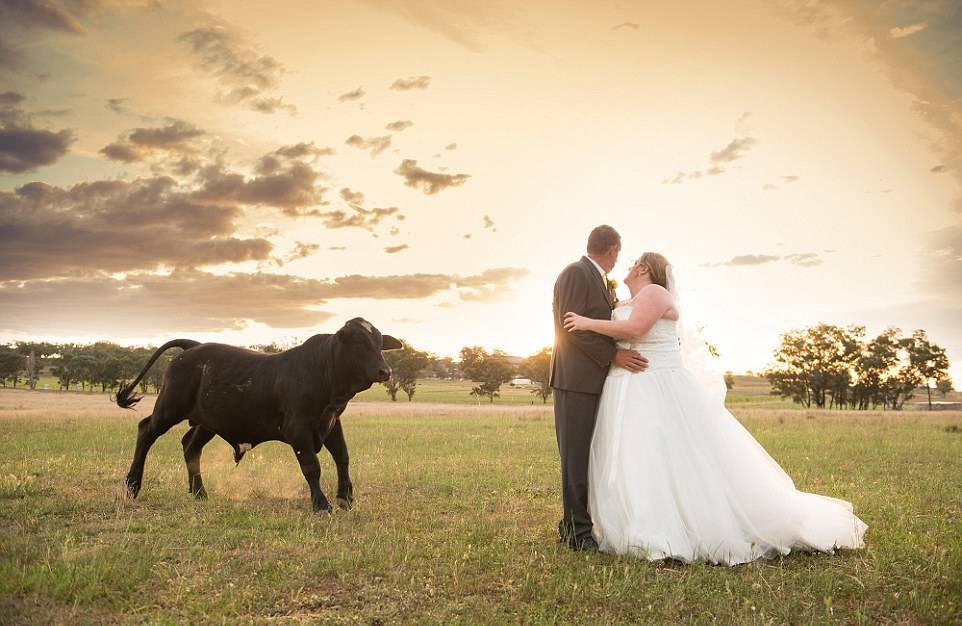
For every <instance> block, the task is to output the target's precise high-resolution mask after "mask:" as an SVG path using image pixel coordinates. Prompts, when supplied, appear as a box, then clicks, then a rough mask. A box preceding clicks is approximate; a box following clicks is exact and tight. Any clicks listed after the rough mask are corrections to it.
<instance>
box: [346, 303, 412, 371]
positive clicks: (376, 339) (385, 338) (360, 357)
mask: <svg viewBox="0 0 962 626" xmlns="http://www.w3.org/2000/svg"><path fill="white" fill-rule="evenodd" d="M336 336H337V339H338V341H339V342H340V343H341V346H342V347H341V355H342V359H343V360H342V361H341V362H342V364H345V365H347V364H349V367H350V369H351V370H352V371H353V372H354V373H355V374H356V376H357V377H358V378H363V379H364V380H363V381H361V380H358V381H357V382H358V384H359V385H360V384H363V385H364V389H367V388H368V387H370V386H371V385H372V384H374V383H381V382H384V381H386V380H387V379H388V378H390V377H391V366H389V365H388V364H387V361H385V360H384V357H383V356H381V351H383V350H400V349H402V348H403V347H404V345H403V344H402V343H401V342H400V341H398V340H397V339H395V338H394V337H392V336H390V335H382V334H381V331H379V330H378V329H377V328H375V327H374V325H373V324H371V323H370V322H369V321H367V320H365V319H364V318H361V317H355V318H354V319H352V320H348V321H347V323H346V324H344V326H342V327H341V329H340V330H339V331H337V333H336Z"/></svg>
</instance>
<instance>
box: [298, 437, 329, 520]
mask: <svg viewBox="0 0 962 626" xmlns="http://www.w3.org/2000/svg"><path fill="white" fill-rule="evenodd" d="M291 447H292V448H293V449H294V455H295V456H296V457H297V463H298V464H299V465H300V466H301V473H303V474H304V480H306V481H307V486H308V487H310V489H311V506H312V507H313V508H314V512H315V513H330V512H331V510H332V509H331V503H330V502H328V501H327V498H326V497H325V496H324V492H323V491H321V464H320V462H319V461H318V460H317V453H316V452H314V438H313V436H312V435H311V434H310V433H306V434H305V435H304V436H302V437H298V438H296V439H294V441H293V442H292V443H291Z"/></svg>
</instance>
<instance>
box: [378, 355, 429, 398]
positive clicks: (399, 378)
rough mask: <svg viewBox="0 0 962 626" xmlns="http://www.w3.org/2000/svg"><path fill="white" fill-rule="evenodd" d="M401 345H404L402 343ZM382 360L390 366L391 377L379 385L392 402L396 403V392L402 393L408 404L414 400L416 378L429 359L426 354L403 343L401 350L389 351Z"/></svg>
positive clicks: (416, 384)
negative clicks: (384, 389) (385, 390)
mask: <svg viewBox="0 0 962 626" xmlns="http://www.w3.org/2000/svg"><path fill="white" fill-rule="evenodd" d="M401 343H404V342H403V341H402V342H401ZM384 360H385V361H387V364H388V365H390V366H391V377H390V378H388V379H387V381H385V382H383V383H381V384H382V385H384V387H385V388H386V389H387V393H388V395H390V396H391V400H392V401H395V402H396V401H397V393H398V391H399V390H400V391H403V392H404V394H405V395H406V396H407V397H408V402H411V401H412V400H414V392H415V391H416V390H417V386H418V376H419V375H420V374H421V370H423V369H424V368H426V367H427V366H428V365H429V364H430V362H431V358H430V355H429V354H428V353H427V352H421V351H420V350H415V349H414V348H412V347H411V346H410V345H408V344H406V343H404V348H402V349H401V350H390V351H388V352H385V353H384Z"/></svg>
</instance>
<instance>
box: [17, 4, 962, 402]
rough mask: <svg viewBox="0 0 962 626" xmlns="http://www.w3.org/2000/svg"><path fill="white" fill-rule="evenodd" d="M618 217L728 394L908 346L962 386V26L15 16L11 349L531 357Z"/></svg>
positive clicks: (836, 20) (883, 15)
mask: <svg viewBox="0 0 962 626" xmlns="http://www.w3.org/2000/svg"><path fill="white" fill-rule="evenodd" d="M602 223H606V224H610V225H612V226H614V227H615V228H616V229H617V230H618V231H619V232H620V233H621V236H622V244H623V247H622V253H621V257H620V260H619V264H618V266H617V267H616V268H615V270H614V271H613V272H612V276H613V277H614V278H616V279H618V280H619V283H620V282H621V280H622V278H623V276H624V274H625V273H626V272H627V269H628V267H629V266H630V264H631V262H632V261H633V260H634V259H635V258H637V257H638V256H639V255H640V254H641V253H642V252H644V251H646V250H654V251H659V252H661V253H663V254H665V255H666V256H667V257H668V259H669V260H670V261H671V262H672V265H673V267H674V274H675V276H676V278H677V280H678V282H679V284H680V286H681V287H682V289H683V292H684V300H683V307H684V309H685V313H686V315H687V316H688V317H689V318H690V319H692V320H693V321H696V322H697V323H698V324H699V325H701V326H703V328H704V331H703V332H704V333H705V335H706V336H707V337H708V338H709V339H710V340H711V341H712V342H713V343H714V344H716V345H717V346H718V349H719V351H720V352H721V359H722V361H723V365H724V367H726V368H728V369H732V370H735V371H745V370H756V371H757V370H760V369H762V368H763V367H765V365H766V364H768V363H770V362H771V360H772V350H773V348H774V347H775V346H776V345H777V344H778V341H779V336H780V334H781V333H783V332H786V331H788V330H791V329H794V328H801V327H805V326H810V325H813V324H816V323H819V322H827V323H833V324H842V325H849V324H862V325H866V326H867V328H868V332H869V334H874V333H878V332H880V331H881V330H883V329H884V328H886V327H888V326H897V327H899V328H901V329H902V330H903V331H904V332H905V333H906V334H908V333H911V331H912V330H914V329H916V328H922V329H925V330H926V331H928V333H929V335H930V336H931V338H932V339H933V340H934V341H935V342H936V343H938V344H940V345H942V346H944V347H946V348H947V349H948V350H949V356H950V358H951V360H952V362H953V366H952V374H953V378H954V379H955V381H957V384H958V381H962V367H960V366H962V332H960V324H959V320H962V4H960V3H958V2H954V1H951V0H950V1H927V2H916V1H909V0H904V1H882V2H878V1H867V0H866V1H864V2H862V1H850V2H829V1H820V0H788V1H784V2H762V1H757V2H754V1H744V2H742V1H732V2H723V3H720V2H691V1H687V2H686V1H682V2H673V3H663V2H624V1H621V2H593V3H583V2H551V3H537V2H525V3H517V2H515V3H511V2H491V1H484V2H471V1H464V2H456V3H455V2H440V1H439V2H432V1H430V0H395V1H381V0H363V1H357V2H308V1H298V2H294V1H290V2H281V1H271V2H267V1H256V2H255V1H249V2H244V1H231V2H218V1H211V2H175V1H171V2H167V1H163V0H161V1H152V2H138V1H119V0H118V1H109V0H48V1H39V0H0V339H3V340H15V339H47V340H55V341H81V342H84V341H94V340H100V339H110V340H114V341H117V342H119V343H123V344H145V343H153V344H157V343H160V342H163V341H165V340H167V339H170V338H172V337H175V336H177V337H182V336H186V337H191V338H195V339H198V340H203V341H223V342H228V343H234V344H242V345H249V344H256V343H268V342H271V341H277V342H280V343H283V344H291V343H294V342H297V341H303V340H304V339H306V338H307V337H309V336H311V335H312V334H315V333H318V332H333V331H335V330H336V329H337V328H339V327H340V326H341V325H342V324H343V323H344V322H345V321H346V320H348V319H350V318H352V317H355V316H362V317H364V318H366V319H368V320H370V321H371V322H372V323H374V324H375V325H376V326H377V327H378V328H379V329H380V330H381V331H382V332H384V333H388V334H392V335H394V336H397V337H400V338H402V339H404V340H405V341H407V342H409V343H410V344H411V345H413V346H415V347H417V348H419V349H424V350H431V351H433V352H436V353H438V354H442V355H456V354H457V353H458V351H459V350H460V348H461V347H462V346H465V345H476V344H480V345H483V346H486V347H488V348H502V349H505V350H506V351H508V352H509V353H511V354H516V355H526V354H531V353H533V352H536V351H537V350H539V349H540V348H542V347H544V346H547V345H550V344H551V342H552V332H553V328H552V324H551V295H552V287H553V283H554V280H555V278H556V276H557V274H558V273H559V272H560V271H561V269H562V268H563V267H564V266H565V265H567V264H568V263H570V262H572V261H575V260H577V259H578V258H579V257H580V256H581V254H583V253H584V248H585V243H586V239H587V235H588V232H589V231H590V230H591V228H593V227H594V226H596V225H598V224H602ZM619 289H620V290H621V291H620V293H619V295H620V296H622V297H626V296H627V295H628V293H627V291H626V289H625V287H623V286H621V287H619Z"/></svg>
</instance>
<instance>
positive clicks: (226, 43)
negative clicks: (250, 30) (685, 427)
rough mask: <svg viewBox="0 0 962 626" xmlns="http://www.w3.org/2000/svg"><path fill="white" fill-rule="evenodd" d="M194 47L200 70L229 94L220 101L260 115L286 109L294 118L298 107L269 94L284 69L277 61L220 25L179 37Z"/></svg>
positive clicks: (222, 96)
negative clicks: (243, 107) (237, 105)
mask: <svg viewBox="0 0 962 626" xmlns="http://www.w3.org/2000/svg"><path fill="white" fill-rule="evenodd" d="M177 39H178V40H179V41H182V42H185V43H187V44H189V45H190V46H191V50H192V51H193V53H194V54H195V55H196V56H197V57H198V58H199V63H198V65H199V67H200V69H201V70H202V71H203V72H205V73H206V74H208V75H210V76H213V77H215V78H216V79H217V81H218V82H219V83H220V85H221V86H222V87H223V89H225V90H226V91H222V92H220V93H218V94H217V98H216V99H217V100H219V101H221V102H223V103H226V104H239V105H243V106H245V107H246V108H248V109H250V110H252V111H257V112H259V113H274V112H276V111H278V110H286V111H287V112H288V113H290V114H291V115H293V114H295V113H296V112H297V109H296V107H294V106H293V105H290V104H285V103H284V102H283V100H282V99H281V98H278V97H276V96H272V95H269V93H270V92H272V91H274V90H275V89H277V87H278V85H279V83H280V78H281V76H283V74H284V72H285V69H284V66H283V65H282V64H281V63H280V62H279V61H278V60H277V59H275V58H273V57H271V56H269V55H266V54H260V53H259V52H258V51H257V50H256V49H255V48H254V47H253V46H252V45H250V44H249V43H247V42H245V41H243V40H242V39H241V37H240V36H239V35H238V34H237V33H235V32H233V31H232V30H230V29H228V28H227V27H226V26H224V25H221V24H214V25H210V26H204V27H200V28H195V29H193V30H190V31H187V32H185V33H181V34H180V36H178V38H177Z"/></svg>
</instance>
